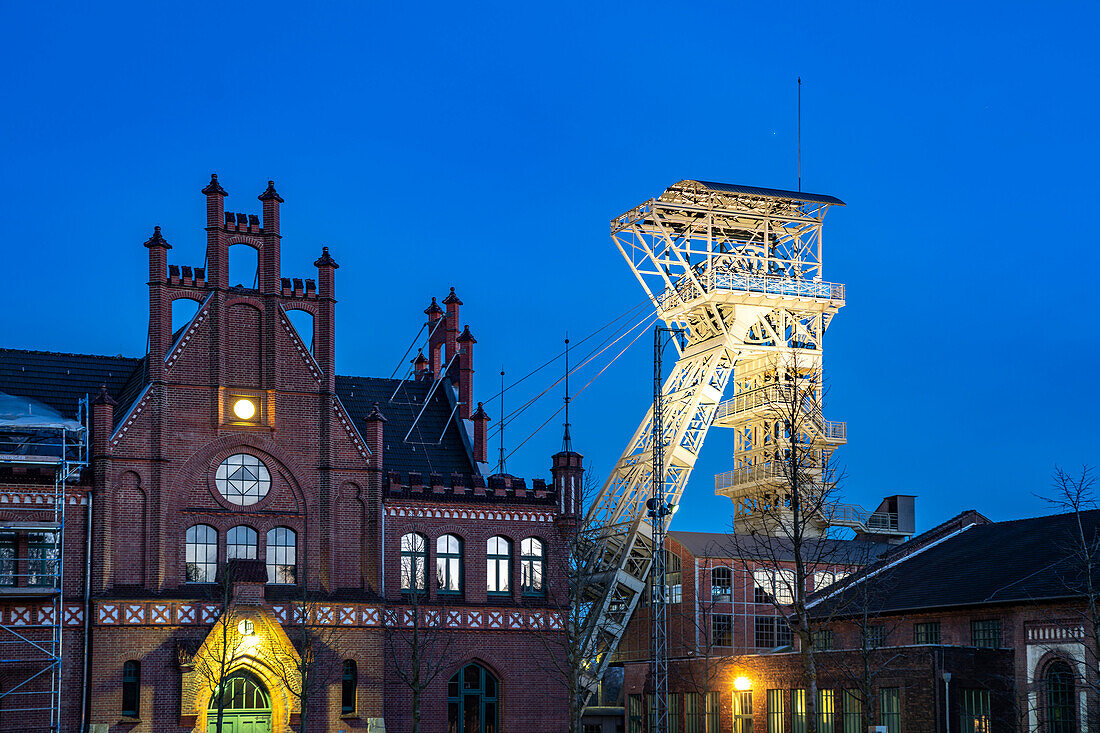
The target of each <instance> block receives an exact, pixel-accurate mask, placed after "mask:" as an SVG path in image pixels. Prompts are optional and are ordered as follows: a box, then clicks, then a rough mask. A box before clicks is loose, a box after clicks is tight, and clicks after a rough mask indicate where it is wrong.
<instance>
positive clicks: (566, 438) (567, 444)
mask: <svg viewBox="0 0 1100 733" xmlns="http://www.w3.org/2000/svg"><path fill="white" fill-rule="evenodd" d="M561 449H562V450H563V451H567V452H570V453H571V452H572V451H573V438H572V437H571V436H570V435H569V335H568V334H566V337H565V432H564V433H562V437H561Z"/></svg>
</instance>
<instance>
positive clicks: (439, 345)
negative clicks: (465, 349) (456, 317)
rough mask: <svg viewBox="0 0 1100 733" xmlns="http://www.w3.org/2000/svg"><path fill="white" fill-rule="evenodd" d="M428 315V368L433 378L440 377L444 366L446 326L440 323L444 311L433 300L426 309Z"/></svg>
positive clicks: (433, 299)
mask: <svg viewBox="0 0 1100 733" xmlns="http://www.w3.org/2000/svg"><path fill="white" fill-rule="evenodd" d="M424 312H425V313H427V314H428V368H429V369H431V372H432V377H438V376H439V373H440V370H441V369H442V364H443V342H444V340H445V335H444V324H442V323H440V322H439V319H441V318H442V317H443V309H442V308H440V307H439V304H438V303H436V302H435V298H432V304H431V305H429V306H428V307H427V308H425V309H424Z"/></svg>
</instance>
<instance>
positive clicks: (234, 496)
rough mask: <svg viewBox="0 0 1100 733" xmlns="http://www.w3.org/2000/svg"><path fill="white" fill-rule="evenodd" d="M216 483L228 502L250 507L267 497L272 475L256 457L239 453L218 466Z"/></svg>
mask: <svg viewBox="0 0 1100 733" xmlns="http://www.w3.org/2000/svg"><path fill="white" fill-rule="evenodd" d="M215 483H216V484H217V486H218V491H219V492H221V495H222V496H224V497H225V498H226V501H229V502H231V503H233V504H237V505H239V506H249V505H250V504H255V503H256V502H258V501H259V500H260V499H263V498H264V497H265V496H267V492H268V491H270V490H271V474H270V473H268V470H267V466H265V465H264V464H263V461H261V460H260V459H259V458H257V457H256V456H252V455H249V454H247V453H237V454H235V455H232V456H229V458H226V459H225V460H224V461H222V463H221V465H220V466H218V471H217V473H216V474H215Z"/></svg>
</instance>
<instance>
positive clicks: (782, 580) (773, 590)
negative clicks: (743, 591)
mask: <svg viewBox="0 0 1100 733" xmlns="http://www.w3.org/2000/svg"><path fill="white" fill-rule="evenodd" d="M752 579H753V585H754V591H753V602H755V603H777V604H779V605H781V606H789V605H790V604H792V603H794V571H793V570H768V569H762V570H754V571H753V574H752Z"/></svg>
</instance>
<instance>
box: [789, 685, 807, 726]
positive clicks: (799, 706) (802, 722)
mask: <svg viewBox="0 0 1100 733" xmlns="http://www.w3.org/2000/svg"><path fill="white" fill-rule="evenodd" d="M791 729H792V730H793V731H794V733H806V691H805V690H791Z"/></svg>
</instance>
